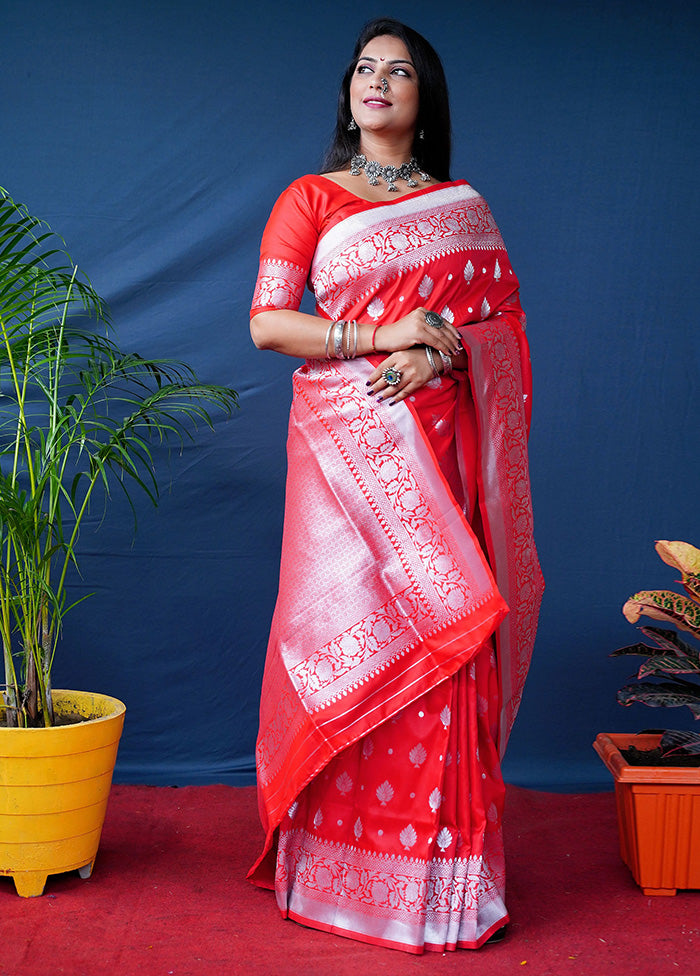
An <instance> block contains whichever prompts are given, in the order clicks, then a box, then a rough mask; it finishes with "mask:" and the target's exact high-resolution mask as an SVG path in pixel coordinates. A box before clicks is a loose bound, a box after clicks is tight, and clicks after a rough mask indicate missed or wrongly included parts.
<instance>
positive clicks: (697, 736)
mask: <svg viewBox="0 0 700 976" xmlns="http://www.w3.org/2000/svg"><path fill="white" fill-rule="evenodd" d="M661 748H662V749H663V751H664V755H666V756H667V755H669V754H670V753H674V752H678V751H683V752H684V753H685V754H686V755H688V756H700V733H698V732H681V731H680V730H677V729H669V730H668V731H667V732H664V734H663V735H662V736H661Z"/></svg>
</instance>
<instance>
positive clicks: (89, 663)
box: [0, 0, 700, 789]
mask: <svg viewBox="0 0 700 976" xmlns="http://www.w3.org/2000/svg"><path fill="white" fill-rule="evenodd" d="M378 13H381V14H389V15H393V16H398V17H400V18H401V19H404V20H406V21H407V22H408V23H410V24H412V25H413V26H415V27H416V28H417V29H418V30H420V31H421V32H423V33H424V34H425V35H426V36H428V37H429V38H430V39H431V41H432V42H433V43H434V45H435V46H436V48H437V49H438V51H439V52H440V53H441V55H442V57H443V60H444V63H445V67H446V71H447V75H448V80H449V84H450V88H451V95H452V105H453V117H454V142H455V159H454V167H453V175H454V176H455V177H457V176H459V177H464V178H466V179H468V180H469V181H470V182H471V183H473V185H474V186H476V187H477V188H478V189H479V190H480V191H481V192H482V193H483V194H484V195H485V196H486V198H487V199H488V200H489V202H490V204H491V207H492V209H493V211H494V213H495V215H496V219H497V220H498V222H499V224H500V227H501V229H502V231H503V234H504V236H505V239H506V242H507V244H508V247H509V250H510V254H511V257H512V260H513V264H514V266H515V268H516V270H517V273H518V275H519V277H520V279H521V282H522V296H523V302H524V305H525V308H526V310H527V312H528V317H529V334H530V340H531V345H532V356H533V363H534V380H535V397H534V420H533V430H532V438H531V467H532V482H533V491H534V501H535V517H536V530H537V538H538V541H539V547H540V552H541V558H542V563H543V568H544V573H545V577H546V580H547V584H548V589H547V593H546V597H545V601H544V605H543V608H542V616H541V625H540V632H539V638H538V643H537V648H536V654H535V658H534V662H533V666H532V671H531V676H530V679H529V684H528V687H527V690H526V696H525V702H524V705H523V708H522V711H521V714H520V718H519V720H518V722H517V724H516V729H515V732H514V734H513V738H512V744H511V749H510V753H509V756H508V758H507V761H506V775H507V777H508V778H509V779H510V780H511V781H512V782H515V783H520V784H523V785H528V786H539V787H545V788H551V789H559V788H561V789H573V788H577V787H583V788H596V787H601V786H603V785H605V784H606V782H607V774H606V772H605V770H604V769H603V767H602V766H601V765H600V763H599V761H598V760H597V758H596V757H595V755H594V754H593V752H592V750H591V741H592V739H593V737H594V735H595V734H596V733H597V732H598V731H601V730H606V731H610V730H620V729H622V730H634V729H636V728H639V727H643V726H649V725H652V726H654V725H663V724H679V723H681V724H683V725H684V726H687V725H690V724H691V723H690V720H689V719H688V718H685V717H683V716H679V715H676V714H672V715H671V716H669V715H660V714H659V713H651V712H649V711H647V710H645V709H644V708H643V706H634V707H633V708H631V709H628V710H623V709H621V708H620V707H619V706H618V705H617V704H616V703H615V700H614V699H615V689H616V687H617V686H618V685H619V684H621V683H623V682H624V680H625V679H626V677H627V675H628V674H629V672H630V670H631V668H630V665H629V663H628V662H625V661H620V660H614V661H611V660H609V659H608V653H609V652H610V651H611V650H613V649H614V648H615V647H617V646H619V645H621V644H622V643H627V642H630V641H632V640H633V639H634V638H635V632H634V630H633V629H632V628H631V627H630V626H629V625H628V624H627V623H626V622H625V621H624V620H623V618H622V617H621V614H620V607H621V605H622V603H623V601H624V599H625V598H626V597H627V595H628V594H629V593H631V592H633V591H635V590H637V589H639V588H644V587H652V586H664V585H666V584H667V583H671V581H672V579H673V573H672V572H671V571H670V570H668V569H667V568H666V567H664V566H663V565H662V564H661V562H660V561H659V560H658V558H657V557H656V555H655V553H654V551H653V541H654V540H655V539H657V538H671V539H675V538H678V539H684V540H688V541H694V542H696V543H698V544H700V524H699V520H698V506H697V489H696V484H695V477H697V476H698V461H697V453H696V452H697V430H698V375H699V371H700V370H699V367H700V362H699V360H700V340H699V339H698V335H699V334H700V330H699V328H698V320H697V312H696V311H694V306H692V307H691V305H690V300H691V299H692V296H693V294H695V292H696V290H697V287H698V282H697V266H698V252H697V237H696V235H697V226H698V172H697V150H698V126H697V120H698V104H697V97H698V89H699V86H698V57H697V50H698V47H699V42H700V37H699V30H698V28H699V17H698V8H697V6H696V5H694V4H691V3H687V2H686V0H666V2H665V3H658V2H651V0H615V2H610V0H590V2H588V3H585V4H583V3H578V2H566V0H559V2H556V0H491V2H489V3H476V2H459V3H458V2H456V0H455V2H442V0H437V2H435V3H431V4H427V5H426V4H425V3H424V2H423V0H402V2H401V3H397V2H394V0H391V2H388V3H384V4H382V5H381V9H376V8H375V7H374V6H372V5H370V4H368V3H366V2H365V0H361V2H360V3H358V4H355V5H353V6H352V8H350V9H349V10H348V9H347V8H345V7H344V6H343V5H341V6H339V7H334V6H333V5H332V4H328V3H327V2H326V0H324V2H319V0H308V2H307V3H306V4H303V5H298V4H297V5H289V4H287V3H283V2H282V0H261V2H260V3H259V4H243V3H239V2H237V0H201V2H199V3H198V4H192V3H189V2H188V3H185V2H180V0H151V2H150V3H148V4H144V3H142V2H140V0H102V2H100V3H95V2H94V0H63V2H61V3H55V2H48V0H5V2H4V3H2V5H0V33H1V36H2V38H3V58H2V64H1V66H0V78H1V79H2V95H3V98H2V103H3V110H2V113H0V145H1V146H2V154H1V158H2V170H1V173H0V184H2V185H3V186H5V187H6V188H7V189H8V190H9V192H10V193H11V194H12V196H13V197H14V198H15V199H16V200H18V201H20V202H23V203H25V204H26V205H27V206H28V207H29V209H30V210H31V211H32V212H33V213H34V214H36V215H38V216H41V217H44V218H46V219H47V220H48V221H49V222H50V223H51V225H52V226H53V227H54V228H55V229H56V230H57V231H58V232H60V233H61V234H62V235H63V236H64V238H65V240H66V241H67V244H68V248H69V251H70V253H71V254H72V256H73V257H74V258H75V260H76V261H77V262H78V263H79V264H80V265H81V267H83V268H84V269H85V271H86V272H87V274H88V275H89V276H90V278H91V280H92V281H93V283H94V284H95V286H96V287H97V289H98V291H99V292H100V293H101V294H102V295H103V296H104V297H105V298H106V299H107V301H108V302H109V304H110V305H111V309H112V313H113V318H114V321H115V325H116V327H117V333H118V337H119V338H120V340H121V342H122V344H123V345H124V346H126V347H128V348H130V349H134V350H137V351H140V352H142V353H144V354H153V355H163V356H173V357H177V358H181V359H184V360H185V361H187V362H189V363H190V364H191V365H193V366H194V367H195V368H196V369H197V370H198V372H199V373H200V374H201V375H202V377H203V378H205V379H207V380H210V381H213V382H221V383H227V384H231V385H233V386H235V387H236V389H237V390H238V391H239V393H240V396H241V406H240V410H239V411H237V413H236V415H235V416H234V417H233V418H232V419H230V420H226V421H224V420H222V421H221V422H220V423H218V424H217V427H216V430H215V432H214V433H213V434H212V433H209V432H207V431H204V432H202V433H201V434H200V436H198V437H197V439H196V442H195V443H194V444H193V445H188V446H186V447H185V449H184V451H183V452H182V454H175V455H174V456H173V457H171V458H170V459H168V457H167V455H166V452H161V453H160V454H159V458H158V463H159V465H161V466H162V465H168V464H169V471H170V478H171V482H172V484H171V489H170V490H168V491H166V492H165V494H164V497H163V500H162V504H161V505H160V507H159V509H158V510H152V509H151V508H149V506H148V504H147V503H146V502H145V501H144V502H143V504H142V505H140V506H139V508H138V513H137V514H138V531H137V534H136V536H135V538H134V537H133V536H132V519H131V513H130V512H129V509H128V508H127V506H126V505H125V504H124V503H123V502H122V501H121V500H120V499H119V498H118V497H115V503H114V506H113V508H112V510H111V512H110V513H109V514H108V516H107V518H106V519H105V520H104V521H103V520H102V512H101V511H95V512H94V517H93V521H92V523H91V525H90V526H89V528H88V530H87V531H86V532H85V533H84V535H83V538H82V551H83V558H82V565H81V568H82V577H83V579H82V581H80V580H76V582H75V585H74V588H73V589H74V595H75V596H79V595H82V594H85V593H92V594H94V595H93V596H92V597H91V599H89V600H87V601H85V602H84V603H82V604H81V605H80V606H79V607H78V608H77V609H76V610H74V611H73V612H72V613H71V615H70V616H69V617H68V618H67V622H66V626H65V633H64V638H63V646H62V648H61V649H60V651H59V658H58V663H57V666H56V684H57V686H59V687H79V688H87V689H91V690H100V691H105V692H108V693H111V694H114V695H116V696H118V697H120V698H122V699H123V700H124V701H125V702H126V703H127V707H128V713H127V722H126V727H125V733H124V738H123V740H122V746H121V751H120V758H119V763H118V767H117V777H118V778H120V779H121V780H122V781H132V782H136V781H140V782H149V783H154V784H185V783H201V782H226V783H250V782H252V781H253V775H254V758H253V756H254V742H255V735H256V726H257V699H258V693H259V687H260V679H261V673H262V667H263V661H264V654H265V646H266V640H267V631H268V626H269V623H270V618H271V614H272V609H273V604H274V599H275V591H276V583H277V572H278V558H279V548H280V540H281V528H282V506H283V491H284V474H285V457H284V444H285V435H286V420H287V410H288V404H289V398H290V374H291V371H292V369H293V368H294V366H295V364H294V363H293V362H291V361H289V360H286V359H284V358H283V357H281V356H278V355H276V354H273V353H263V352H258V351H257V350H255V348H254V347H253V345H252V343H251V341H250V338H249V333H248V308H249V303H250V298H251V294H252V289H253V284H254V280H255V276H256V269H257V250H258V245H259V239H260V235H261V232H262V229H263V226H264V223H265V220H266V217H267V214H268V213H269V210H270V207H271V206H272V203H273V202H274V199H275V198H276V196H277V194H278V193H279V192H280V191H281V190H282V189H283V187H284V186H285V185H286V184H287V183H288V182H290V181H291V180H292V179H294V178H295V177H296V176H298V175H300V174H302V173H304V172H308V171H310V170H314V169H316V168H317V166H318V161H319V158H320V155H321V152H322V148H323V146H324V145H325V144H326V142H327V139H328V137H329V134H330V132H331V128H332V124H333V118H334V112H335V102H336V95H337V86H338V82H339V78H340V75H341V72H342V69H343V67H344V64H345V62H346V59H347V58H348V57H349V55H350V52H351V49H352V45H353V42H354V37H355V34H356V32H357V31H358V30H359V28H360V26H361V25H362V24H363V23H364V22H365V21H366V20H367V19H369V18H370V17H372V16H375V15H376V14H378ZM309 504H310V505H313V499H309Z"/></svg>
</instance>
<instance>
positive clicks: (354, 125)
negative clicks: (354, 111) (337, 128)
mask: <svg viewBox="0 0 700 976" xmlns="http://www.w3.org/2000/svg"><path fill="white" fill-rule="evenodd" d="M356 129H357V122H356V121H355V120H354V119H353V117H352V115H351V116H350V121H349V123H348V132H354V131H355V130H356Z"/></svg>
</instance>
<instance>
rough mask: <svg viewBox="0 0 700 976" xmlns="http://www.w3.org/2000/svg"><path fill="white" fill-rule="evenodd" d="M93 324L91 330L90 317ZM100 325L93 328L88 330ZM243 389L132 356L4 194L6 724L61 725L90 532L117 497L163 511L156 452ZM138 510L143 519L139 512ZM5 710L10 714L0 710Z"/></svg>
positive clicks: (35, 225)
mask: <svg viewBox="0 0 700 976" xmlns="http://www.w3.org/2000/svg"><path fill="white" fill-rule="evenodd" d="M86 317H87V318H90V319H92V322H90V323H88V322H86V321H85V319H86ZM88 326H90V327H88ZM236 403H237V396H236V393H235V391H234V390H232V389H230V388H228V387H223V386H215V385H211V384H204V383H200V382H199V380H198V379H197V377H196V376H195V374H194V373H193V372H192V370H191V369H189V367H187V366H186V365H184V364H182V363H177V362H171V361H158V360H151V359H144V358H142V357H140V356H138V355H136V354H134V353H124V352H122V351H121V350H120V349H119V347H118V346H117V345H116V343H115V342H114V340H113V339H112V338H111V337H110V323H109V314H108V311H107V309H106V306H105V303H104V302H103V301H102V299H101V298H100V297H99V295H98V294H97V293H96V291H95V290H94V288H93V287H92V285H91V284H90V282H89V281H88V280H87V278H86V277H85V275H84V274H82V272H81V271H79V269H78V267H77V266H76V265H75V264H74V262H73V261H72V260H71V258H70V256H69V255H68V254H67V252H66V250H65V244H64V242H63V241H62V240H61V239H60V238H59V237H57V235H55V234H54V233H53V231H52V230H51V228H50V227H49V226H48V224H46V223H44V222H43V221H41V220H39V219H37V218H36V217H33V216H31V215H30V214H29V213H28V211H27V210H26V208H24V207H22V206H20V205H18V204H16V203H15V202H14V201H13V200H12V199H11V198H10V196H9V195H8V194H7V192H6V191H4V190H2V189H0V635H1V639H2V649H3V659H4V672H5V683H4V685H0V717H1V716H2V714H3V712H4V716H5V722H6V724H7V725H11V726H26V727H30V726H38V725H43V726H48V725H51V724H53V708H52V699H51V667H52V664H53V659H54V654H55V651H56V646H57V641H58V638H59V635H60V631H61V623H62V620H63V618H64V616H65V614H66V613H67V612H68V611H69V610H70V609H71V607H72V606H75V603H73V604H69V603H68V600H67V581H68V573H69V569H70V568H71V567H75V568H77V567H78V557H77V549H78V543H79V539H80V531H81V526H82V524H83V520H84V518H85V516H86V514H87V513H88V511H89V510H90V506H91V504H92V505H93V506H94V505H95V504H96V503H98V501H99V500H100V499H101V500H102V504H103V505H105V506H106V505H107V504H108V502H109V498H110V492H111V490H112V488H113V487H114V486H115V485H119V486H120V487H121V488H122V489H123V490H124V492H125V493H126V496H127V498H128V499H129V502H130V504H131V505H132V509H133V500H132V493H133V491H134V490H136V491H138V492H140V491H143V492H145V494H146V495H147V496H148V497H149V498H150V499H151V501H152V502H153V503H154V504H157V502H158V480H157V478H156V473H155V470H154V463H153V455H152V451H151V447H150V445H151V444H152V443H153V442H154V441H155V442H156V443H158V442H168V441H172V440H173V439H175V441H176V443H180V444H181V443H182V441H183V439H184V438H185V437H192V434H193V431H194V430H195V429H196V427H197V425H198V424H200V423H204V424H206V425H208V426H209V427H211V426H212V417H211V414H210V411H211V410H212V409H213V408H215V409H217V410H222V411H224V412H225V413H226V414H230V413H231V411H232V408H233V407H234V405H235V404H236ZM134 511H135V509H134ZM3 706H4V707H3Z"/></svg>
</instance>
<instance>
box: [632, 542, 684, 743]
mask: <svg viewBox="0 0 700 976" xmlns="http://www.w3.org/2000/svg"><path fill="white" fill-rule="evenodd" d="M656 551H657V552H658V554H659V556H661V558H662V559H663V561H664V562H665V563H667V565H669V566H673V567H674V568H675V569H678V570H680V573H681V583H682V585H683V588H684V589H685V594H681V593H676V592H675V591H673V590H642V591H641V592H639V593H635V594H634V596H631V597H630V598H629V600H627V602H626V603H625V605H624V607H623V608H622V612H623V614H624V615H625V617H626V618H627V620H629V621H630V623H636V622H637V621H638V620H639V618H640V616H641V615H642V614H644V615H645V616H647V617H651V618H652V620H660V621H666V622H668V623H672V624H675V626H676V627H677V628H678V629H679V630H682V631H684V632H686V633H690V634H692V635H693V636H694V637H695V638H697V639H700V549H696V548H695V546H691V545H689V544H688V543H687V542H667V541H665V540H664V541H661V542H657V543H656ZM641 631H642V633H643V634H644V636H645V637H647V638H649V640H651V641H652V642H653V645H654V646H650V645H649V644H644V643H637V644H630V645H629V646H628V647H621V648H620V649H619V650H617V651H614V652H613V656H619V655H626V654H641V655H643V656H644V657H646V658H647V660H646V661H644V663H643V664H642V666H641V667H640V669H639V671H638V673H637V679H638V680H637V681H636V682H635V683H632V684H627V685H625V686H624V687H623V688H620V690H619V691H618V693H617V700H618V701H619V702H620V703H621V704H622V705H631V704H632V703H633V702H641V703H643V704H645V705H650V706H652V707H666V708H678V707H682V706H687V707H688V708H689V709H690V711H691V713H692V714H693V717H694V718H696V719H698V718H700V683H699V682H698V679H699V678H700V647H698V646H693V645H690V644H688V642H687V641H685V640H683V639H682V638H681V637H680V636H679V635H678V634H677V633H676V631H674V630H666V629H664V628H660V627H642V628H641ZM693 676H694V679H695V680H692V677H693ZM660 678H665V679H667V680H658V679H660ZM661 749H662V751H663V753H664V754H665V755H668V753H669V752H672V751H676V750H681V751H682V752H684V753H688V754H692V755H698V754H700V735H699V734H698V733H696V732H683V731H676V730H670V731H666V732H665V733H664V735H663V737H662V739H661Z"/></svg>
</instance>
